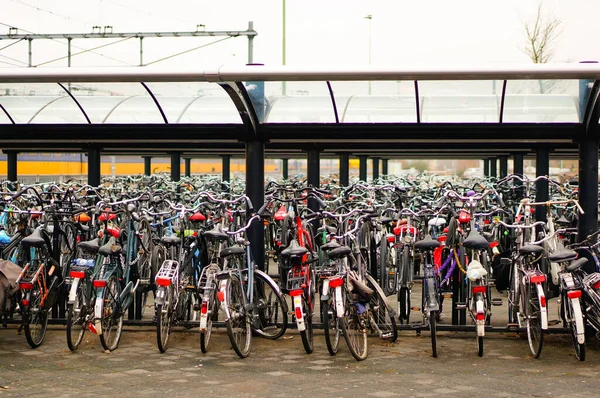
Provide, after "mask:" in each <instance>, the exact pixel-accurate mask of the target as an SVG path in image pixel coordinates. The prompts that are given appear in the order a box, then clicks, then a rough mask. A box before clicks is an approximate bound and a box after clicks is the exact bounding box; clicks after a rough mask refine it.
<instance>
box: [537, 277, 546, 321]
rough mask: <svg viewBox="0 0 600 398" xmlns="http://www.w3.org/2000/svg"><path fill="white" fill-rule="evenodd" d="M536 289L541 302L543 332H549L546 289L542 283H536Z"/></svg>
mask: <svg viewBox="0 0 600 398" xmlns="http://www.w3.org/2000/svg"><path fill="white" fill-rule="evenodd" d="M535 287H536V288H537V292H538V299H539V300H540V313H541V315H542V330H548V309H547V308H546V295H545V294H544V287H543V286H542V284H541V283H536V284H535Z"/></svg>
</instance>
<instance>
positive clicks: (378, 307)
mask: <svg viewBox="0 0 600 398" xmlns="http://www.w3.org/2000/svg"><path fill="white" fill-rule="evenodd" d="M367 286H369V287H370V288H371V289H373V291H374V293H373V295H372V296H371V301H370V302H369V311H371V315H372V317H373V318H372V320H373V321H375V324H376V326H377V327H376V330H377V331H378V333H380V335H379V337H380V338H381V339H382V340H385V341H389V342H391V343H395V342H396V340H398V328H397V325H396V314H395V313H394V311H393V310H392V309H391V308H390V306H389V305H388V303H387V298H386V296H385V294H384V292H383V289H382V288H381V286H379V285H378V284H377V282H375V279H373V278H372V277H371V276H370V275H367ZM371 326H372V327H373V325H371Z"/></svg>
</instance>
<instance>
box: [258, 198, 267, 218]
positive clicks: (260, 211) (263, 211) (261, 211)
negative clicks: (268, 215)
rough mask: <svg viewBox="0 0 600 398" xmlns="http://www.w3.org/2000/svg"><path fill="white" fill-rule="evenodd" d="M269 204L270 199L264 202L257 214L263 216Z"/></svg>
mask: <svg viewBox="0 0 600 398" xmlns="http://www.w3.org/2000/svg"><path fill="white" fill-rule="evenodd" d="M267 206H269V202H268V201H267V202H265V203H264V204H263V205H262V206H261V207H260V209H258V211H257V212H256V214H258V215H259V216H261V217H262V216H264V214H265V211H266V210H267Z"/></svg>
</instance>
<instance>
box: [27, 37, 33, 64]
mask: <svg viewBox="0 0 600 398" xmlns="http://www.w3.org/2000/svg"><path fill="white" fill-rule="evenodd" d="M27 41H28V49H29V65H28V66H29V67H30V68H31V67H32V66H33V61H32V56H31V42H32V41H33V39H27Z"/></svg>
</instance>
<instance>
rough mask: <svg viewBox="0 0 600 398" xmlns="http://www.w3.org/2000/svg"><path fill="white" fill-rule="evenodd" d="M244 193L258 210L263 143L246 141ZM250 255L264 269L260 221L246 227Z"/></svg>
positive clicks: (262, 192)
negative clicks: (250, 249)
mask: <svg viewBox="0 0 600 398" xmlns="http://www.w3.org/2000/svg"><path fill="white" fill-rule="evenodd" d="M246 195H248V197H249V198H250V200H251V201H252V205H253V206H254V208H255V209H256V210H258V209H259V208H260V207H261V206H262V205H263V203H264V202H265V144H264V143H263V142H261V141H248V142H246ZM248 239H249V240H250V242H251V243H250V244H251V248H252V257H253V259H254V261H255V262H256V265H257V266H258V268H259V269H260V270H263V271H264V270H265V262H264V260H265V259H264V256H265V236H264V226H263V224H262V223H258V222H255V223H253V224H252V225H251V226H250V228H249V229H248Z"/></svg>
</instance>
